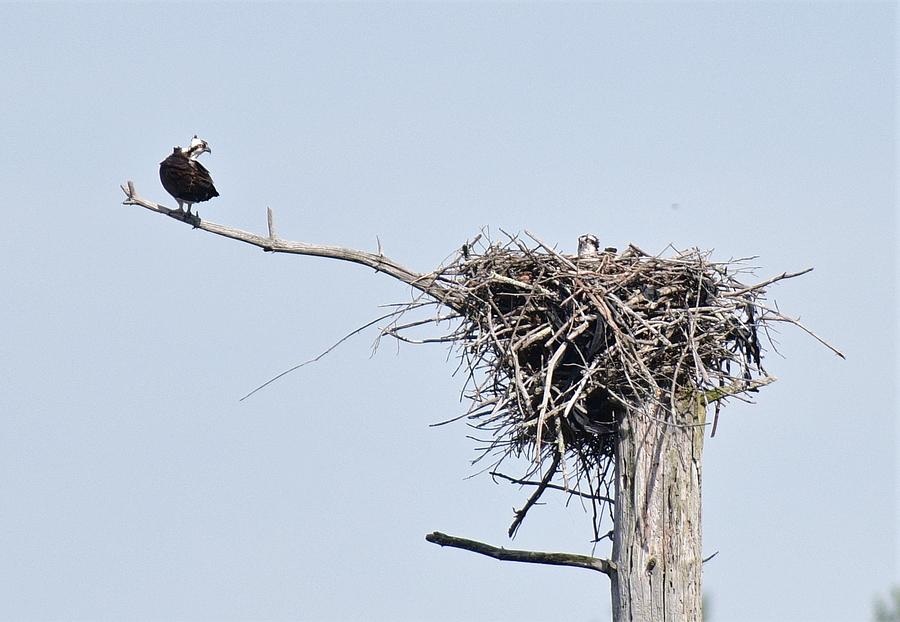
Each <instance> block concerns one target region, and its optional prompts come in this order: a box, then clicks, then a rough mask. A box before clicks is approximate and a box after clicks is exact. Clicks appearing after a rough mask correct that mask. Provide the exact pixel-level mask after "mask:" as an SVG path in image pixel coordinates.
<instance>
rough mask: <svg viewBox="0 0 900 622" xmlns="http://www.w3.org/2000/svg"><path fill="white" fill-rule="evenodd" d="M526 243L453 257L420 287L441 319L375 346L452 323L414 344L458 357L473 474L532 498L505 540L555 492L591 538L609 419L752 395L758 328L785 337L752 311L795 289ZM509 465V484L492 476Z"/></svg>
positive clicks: (739, 264)
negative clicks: (589, 512)
mask: <svg viewBox="0 0 900 622" xmlns="http://www.w3.org/2000/svg"><path fill="white" fill-rule="evenodd" d="M532 239H533V242H532V243H530V244H525V243H524V242H523V241H522V240H520V239H519V238H517V237H511V236H510V237H508V239H507V240H506V241H505V242H504V243H496V242H489V241H482V237H481V236H479V238H476V240H475V241H473V242H471V243H468V244H466V245H465V246H464V247H463V249H462V252H460V253H459V255H458V256H457V257H456V258H455V259H454V260H453V261H451V262H450V263H449V264H448V265H446V266H444V267H443V268H441V269H439V270H438V271H436V272H435V273H434V274H433V275H429V277H433V278H434V279H435V282H437V283H441V284H443V285H444V286H446V287H447V288H448V291H450V292H452V293H453V298H452V300H453V302H452V305H451V306H452V312H451V313H450V314H444V315H439V316H436V317H434V318H430V319H428V320H423V321H416V322H409V323H405V324H401V323H400V322H399V320H397V321H395V323H394V324H393V325H391V326H390V327H389V328H388V329H386V331H385V332H387V333H388V334H391V335H393V336H395V337H398V338H400V339H403V340H408V341H413V339H412V338H411V337H410V332H409V331H410V330H411V329H412V328H413V327H420V326H422V325H423V324H427V323H431V322H434V323H438V322H441V321H443V320H447V319H458V320H459V321H458V322H456V323H454V324H452V326H453V328H452V329H451V330H450V331H449V333H448V334H445V335H443V336H442V337H440V338H439V339H426V341H436V340H437V341H448V342H451V343H453V344H454V345H455V346H456V347H457V348H458V352H459V354H460V358H461V369H462V370H463V371H464V373H465V374H466V377H467V381H466V386H465V389H464V395H465V397H466V398H467V399H468V401H469V402H470V407H469V409H468V411H467V412H466V413H464V415H463V416H464V417H467V418H468V420H469V424H470V425H471V426H472V427H473V428H474V429H475V430H476V433H475V434H474V435H473V438H475V439H476V440H477V441H479V443H480V452H481V453H480V455H479V458H478V460H481V459H484V458H486V457H490V463H489V464H490V466H489V467H488V468H489V469H490V470H491V471H492V473H493V474H494V475H495V476H499V477H503V478H505V479H508V480H512V481H514V482H516V483H519V484H524V485H532V486H535V487H536V490H535V493H534V494H533V495H532V497H531V498H530V499H529V501H528V502H527V503H526V505H525V507H523V508H522V509H521V510H519V511H517V512H516V520H515V521H514V522H513V525H512V527H511V528H510V535H513V533H514V532H515V530H516V529H517V528H518V526H519V524H520V522H521V520H522V519H523V518H524V515H525V513H526V512H527V511H528V509H529V508H530V507H532V505H533V504H534V503H535V502H536V501H537V499H538V497H540V495H541V493H543V492H544V491H545V490H546V489H547V488H557V489H560V488H561V489H563V490H566V491H568V492H569V494H571V495H578V496H580V497H586V498H588V499H590V500H591V502H592V509H593V516H594V526H595V528H594V531H595V537H599V536H600V532H599V523H600V519H601V518H602V516H603V514H604V510H605V511H607V512H608V511H609V508H608V503H609V502H611V500H610V496H611V495H610V486H611V484H612V482H611V473H612V468H611V465H612V463H611V459H612V452H613V447H614V440H615V434H616V431H617V424H618V422H619V421H620V420H621V418H622V417H623V416H624V415H625V414H627V413H629V412H631V411H632V410H633V409H634V412H637V408H636V407H637V406H638V405H643V406H646V405H647V404H650V405H652V406H653V407H654V410H655V411H656V412H657V413H660V416H662V417H667V418H669V419H670V420H671V415H672V406H673V404H674V400H673V396H677V395H681V394H684V392H685V391H688V392H693V393H692V394H693V395H711V394H713V392H711V390H718V391H719V393H717V395H720V396H721V395H726V394H727V395H736V396H738V397H740V395H741V394H743V393H746V392H749V391H755V390H756V387H757V386H760V385H761V384H765V383H766V382H767V381H768V380H769V378H767V376H766V372H765V370H764V368H763V365H762V358H763V348H762V346H761V343H760V337H761V335H762V336H764V337H767V338H766V341H767V342H768V343H770V344H771V339H770V338H768V330H769V326H768V325H769V324H770V323H771V322H773V321H787V322H792V323H796V322H795V321H794V320H791V319H790V318H787V317H785V316H783V315H782V314H781V313H779V312H778V311H777V309H775V308H773V307H770V306H769V305H768V304H767V303H766V299H765V286H766V285H769V284H771V283H773V282H775V281H777V280H780V279H782V278H789V277H791V276H796V275H794V274H783V275H781V276H779V277H776V278H774V279H769V280H767V281H764V282H762V283H759V284H757V285H751V286H748V285H746V284H744V283H742V282H741V281H739V280H738V276H740V275H742V274H744V273H747V272H748V271H749V269H748V267H747V265H746V261H742V260H736V261H728V262H715V261H712V260H711V259H710V253H708V252H700V251H698V250H689V251H684V252H674V254H673V256H671V257H661V256H650V255H648V254H647V253H645V252H643V251H641V250H640V249H639V248H637V247H635V246H629V247H628V248H627V249H626V250H625V251H623V252H621V253H619V252H616V249H607V250H606V251H598V249H597V247H596V241H595V238H593V236H583V238H582V240H581V241H582V243H583V248H582V253H581V254H580V255H579V256H565V255H562V254H560V253H558V252H556V251H554V250H553V249H551V248H548V247H547V246H545V245H544V244H542V243H541V242H540V241H538V240H536V239H534V238H532ZM798 274H802V273H798ZM445 304H446V300H445ZM419 305H421V302H420V301H414V302H412V303H410V305H409V307H408V309H409V308H413V307H417V306H419ZM804 330H805V329H804ZM826 345H827V344H826ZM723 387H727V388H728V390H727V391H724V392H723V391H722V388H723ZM716 405H717V406H718V401H717V402H716ZM644 412H646V410H645V411H644ZM717 414H718V411H717ZM522 457H525V458H527V459H528V461H527V462H526V465H527V466H526V467H525V471H526V472H525V474H524V475H522V476H521V477H518V478H516V477H510V476H508V475H503V474H501V473H499V472H498V471H497V468H498V467H499V466H500V464H501V463H503V461H504V460H506V459H507V458H522ZM533 476H537V477H533ZM528 478H532V479H531V480H529V479H528ZM554 479H556V480H557V481H556V483H554ZM604 504H606V507H604Z"/></svg>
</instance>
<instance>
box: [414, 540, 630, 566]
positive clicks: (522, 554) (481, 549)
mask: <svg viewBox="0 0 900 622" xmlns="http://www.w3.org/2000/svg"><path fill="white" fill-rule="evenodd" d="M425 539H426V540H428V541H429V542H431V543H433V544H438V545H440V546H449V547H453V548H456V549H463V550H466V551H472V552H473V553H479V554H480V555H487V556H488V557H493V558H494V559H498V560H500V561H505V562H525V563H528V564H548V565H550V566H574V567H576V568H587V569H589V570H596V571H597V572H602V573H604V574H607V575H609V574H615V568H614V567H613V565H612V564H611V563H610V562H609V560H606V559H601V558H599V557H590V556H589V555H576V554H574V553H545V552H543V551H519V550H516V549H504V548H502V547H496V546H491V545H490V544H485V543H484V542H478V541H477V540H468V539H466V538H457V537H455V536H448V535H447V534H445V533H441V532H440V531H435V532H432V533H430V534H428V535H427V536H425Z"/></svg>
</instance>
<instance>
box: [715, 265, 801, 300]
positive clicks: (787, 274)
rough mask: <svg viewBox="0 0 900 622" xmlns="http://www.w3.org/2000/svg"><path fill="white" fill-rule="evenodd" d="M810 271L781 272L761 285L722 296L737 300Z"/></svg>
mask: <svg viewBox="0 0 900 622" xmlns="http://www.w3.org/2000/svg"><path fill="white" fill-rule="evenodd" d="M812 271H813V269H812V268H807V269H806V270H801V271H800V272H782V273H781V274H779V275H778V276H773V277H772V278H771V279H766V280H765V281H762V282H761V283H757V284H756V285H751V286H750V287H745V288H744V289H739V290H737V291H735V292H728V293H725V294H722V295H723V296H725V297H727V298H739V297H740V296H743V295H744V294H746V293H748V292H752V291H754V290H757V289H762V288H763V287H765V286H766V285H771V284H772V283H775V282H777V281H782V280H784V279H793V278H794V277H798V276H803V275H804V274H807V273H808V272H812Z"/></svg>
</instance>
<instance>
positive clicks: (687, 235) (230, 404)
mask: <svg viewBox="0 0 900 622" xmlns="http://www.w3.org/2000/svg"><path fill="white" fill-rule="evenodd" d="M895 30H896V10H895V8H894V5H893V4H889V3H883V4H837V3H797V4H774V3H764V4H763V3H759V4H755V3H754V4H749V3H748V4H741V3H729V4H683V3H665V4H628V3H615V4H572V5H567V4H552V5H551V4H547V5H542V4H529V5H517V4H489V5H488V4H474V3H472V4H297V5H288V4H254V5H246V4H190V5H179V4H170V3H165V4H131V5H112V4H69V5H58V4H40V5H10V4H5V5H2V6H0V47H2V54H0V76H2V81H3V95H2V97H0V119H2V122H0V157H2V161H3V162H4V163H5V166H4V167H3V169H2V172H0V176H2V183H0V203H2V205H3V206H4V214H5V222H4V226H3V228H2V231H0V259H2V264H3V266H5V269H4V270H2V271H0V288H2V291H3V292H4V295H3V296H2V297H0V326H2V327H3V335H4V336H3V340H2V345H0V404H2V405H0V619H3V620H10V621H19V620H60V619H81V620H498V621H499V620H516V621H523V620H546V619H567V620H580V621H584V622H587V621H591V620H603V619H608V611H609V584H608V580H607V579H606V578H605V577H603V576H601V575H595V574H593V573H588V572H586V571H579V570H575V569H559V568H546V567H531V566H520V565H513V564H500V563H498V562H495V561H492V560H489V559H486V558H482V557H478V556H475V555H472V554H469V553H464V552H460V551H452V550H441V549H438V548H437V547H435V546H433V545H430V544H427V543H426V542H425V541H424V539H423V537H424V535H425V534H426V533H427V532H430V531H433V530H441V531H445V532H448V533H452V534H456V535H460V536H465V537H470V538H475V539H479V540H484V541H488V542H493V543H496V544H506V545H507V546H510V544H509V543H508V541H507V540H506V539H505V532H506V528H507V527H508V525H509V521H510V519H511V508H512V507H513V506H514V505H515V506H520V505H521V502H522V500H523V498H524V495H525V493H523V492H521V491H517V490H516V489H514V488H511V487H505V486H497V485H494V484H493V483H492V482H491V481H490V479H488V478H485V477H479V478H474V479H470V480H464V479H463V478H464V477H465V476H466V475H469V474H470V473H472V469H471V468H470V467H469V466H468V462H467V461H468V460H469V459H470V458H472V457H473V447H472V444H471V443H470V442H469V441H467V440H466V439H465V438H464V436H465V433H466V429H465V428H464V427H463V426H455V427H454V426H448V427H444V428H439V429H431V428H428V427H427V424H429V423H431V422H435V421H439V420H442V419H446V418H448V417H450V416H453V415H454V414H456V413H458V412H459V411H460V409H461V408H463V406H462V405H461V404H459V403H458V402H457V395H458V391H459V388H460V383H461V380H459V379H454V378H451V376H450V374H451V372H452V370H453V368H454V364H453V362H452V361H450V362H447V361H446V352H445V351H444V350H443V349H442V348H440V347H437V346H431V347H418V348H416V347H409V346H404V347H401V348H399V354H398V353H397V348H395V346H394V345H393V344H385V346H384V347H383V348H382V349H381V350H380V351H379V352H378V354H377V355H376V356H375V357H374V358H370V357H369V354H370V346H371V342H372V339H374V337H375V335H376V333H375V332H371V331H370V332H369V333H367V334H365V335H363V336H361V337H357V338H355V339H354V340H352V341H350V342H348V343H347V344H345V345H344V346H342V347H341V348H340V349H339V350H338V351H336V352H334V353H333V354H332V355H331V356H329V357H328V358H326V359H324V360H322V361H321V362H320V363H318V364H317V365H315V366H310V367H306V368H304V369H303V370H301V371H299V372H297V373H295V374H293V375H292V376H290V377H288V378H286V379H284V380H283V381H281V382H280V383H278V384H276V385H274V386H272V387H270V388H269V389H268V390H266V391H265V392H262V393H260V394H258V395H257V396H255V397H254V398H253V399H252V400H250V401H248V402H244V403H238V401H237V400H238V398H239V397H240V396H241V395H243V394H244V393H245V392H247V391H248V390H250V389H252V388H253V387H255V386H256V385H257V384H258V383H260V382H261V381H264V380H266V379H267V378H268V377H270V376H272V375H273V374H275V373H277V372H279V371H281V370H283V369H285V368H286V367H289V366H291V365H292V364H294V363H296V362H299V361H302V360H304V359H306V358H309V357H310V356H312V355H315V354H318V353H319V352H320V351H321V350H323V349H324V348H326V347H327V346H329V345H330V344H331V343H332V342H333V341H334V340H336V339H337V338H339V337H340V336H342V335H343V334H344V333H345V332H347V331H348V330H350V329H353V328H355V327H357V326H359V325H361V324H363V323H365V322H367V321H369V320H370V319H372V318H374V317H376V316H377V315H379V314H380V313H381V312H382V311H381V310H380V309H379V308H378V305H380V304H385V303H392V302H398V301H403V300H405V299H406V298H407V297H408V295H409V292H408V291H407V288H405V287H403V286H401V285H399V284H398V283H395V282H393V281H391V280H390V279H388V278H386V277H384V276H382V275H376V274H373V273H372V272H371V271H369V270H365V269H363V268H360V267H357V266H353V265H349V264H340V263H336V262H329V261H325V260H316V259H312V258H298V257H283V256H270V255H266V254H264V253H261V252H259V251H256V250H254V249H251V248H249V247H245V246H242V245H239V244H237V243H233V242H229V241H227V240H223V239H217V238H214V237H213V236H210V235H207V234H204V233H201V232H196V231H192V230H190V229H189V228H187V227H185V226H183V225H179V224H178V223H176V222H174V221H171V220H169V219H164V218H161V217H159V216H156V215H154V214H152V213H150V212H147V211H146V210H141V209H138V208H126V207H123V206H121V205H120V202H121V199H122V196H121V193H120V191H119V190H118V184H120V183H122V182H123V181H125V180H126V179H134V181H135V182H136V184H137V188H138V190H139V191H140V192H141V193H142V194H144V195H145V196H147V197H149V198H151V199H154V200H159V201H163V202H167V203H168V204H172V202H171V201H170V200H169V197H168V196H167V195H166V194H165V192H164V191H163V189H162V188H161V186H160V185H159V181H158V177H157V164H158V162H159V161H160V160H161V159H162V158H163V157H164V156H165V155H166V154H167V153H168V152H170V151H171V148H172V146H173V145H176V144H184V143H185V142H186V141H187V140H188V139H189V137H190V136H191V135H192V134H194V133H199V134H200V135H201V136H203V137H204V138H206V139H207V140H208V141H209V142H210V144H211V146H212V149H213V153H212V155H211V157H207V158H205V161H206V164H207V166H208V167H209V169H210V170H211V172H212V173H213V176H214V178H215V181H216V185H217V187H218V189H219V191H220V193H221V197H219V198H217V199H215V200H214V201H212V202H210V203H208V204H204V205H201V206H200V213H201V215H203V216H204V217H205V218H209V219H210V220H214V221H216V222H220V223H223V224H229V225H233V226H237V227H242V228H246V229H251V230H255V231H263V230H264V226H265V208H266V206H270V207H272V208H273V209H274V210H275V214H276V218H277V221H278V226H279V232H280V234H281V235H282V236H283V237H286V238H292V239H299V240H306V241H312V242H320V243H332V244H343V245H347V246H354V247H360V248H366V249H374V248H375V245H376V241H375V238H376V236H378V237H379V238H380V239H381V242H382V244H383V246H384V250H385V252H386V253H388V254H390V255H392V256H393V257H394V258H396V259H397V260H399V261H401V262H403V263H406V264H407V265H409V266H411V267H413V268H415V269H419V270H428V269H430V268H431V267H433V266H435V265H436V264H437V263H439V262H440V261H441V260H442V259H443V258H444V257H445V256H446V255H448V254H449V253H451V252H453V251H454V250H455V249H456V248H458V247H459V245H460V244H461V243H462V242H463V241H464V240H465V239H466V238H468V237H470V236H472V235H474V234H475V233H476V232H477V231H478V230H479V229H480V228H481V227H482V226H491V227H502V228H504V229H506V230H512V231H518V230H520V229H523V228H528V229H529V230H531V231H533V232H535V233H536V234H538V235H540V236H541V237H542V238H543V239H544V240H546V241H549V242H553V243H558V244H559V246H560V248H562V249H563V250H569V251H571V250H573V249H574V246H575V240H576V238H577V237H578V235H580V234H582V233H586V232H592V233H595V234H597V235H598V236H599V237H600V239H601V241H602V243H603V244H609V245H615V246H622V245H624V244H626V243H627V242H628V241H631V242H634V243H636V244H638V245H640V246H641V247H643V248H645V249H647V250H652V251H658V250H661V249H662V248H664V247H665V246H666V245H667V244H668V243H670V242H671V243H673V244H675V245H676V246H679V247H687V246H692V245H697V246H700V247H702V248H711V247H712V248H715V249H716V250H715V257H717V258H720V259H726V258H728V257H731V256H746V255H758V256H759V258H758V259H757V260H756V264H757V265H759V266H760V278H764V277H766V276H770V275H772V274H775V273H778V272H781V271H783V270H797V269H802V268H805V267H808V266H815V271H814V272H813V273H812V274H810V275H807V276H805V277H803V278H802V279H798V280H795V281H790V282H787V283H784V284H783V285H779V286H777V287H775V288H773V290H772V293H773V294H774V297H775V298H776V299H777V301H778V303H779V305H780V306H781V308H782V309H783V310H785V311H786V312H789V313H793V314H800V315H801V316H802V318H803V320H804V321H805V322H806V323H807V324H808V325H810V326H811V327H814V328H815V329H816V330H817V331H819V332H820V333H821V334H822V335H824V336H826V337H827V338H828V339H829V340H831V341H832V342H834V343H835V344H837V345H838V346H839V347H840V348H841V349H843V351H844V352H845V353H846V354H847V360H846V361H840V360H839V359H837V358H836V357H834V356H833V355H831V354H830V353H829V352H828V351H826V350H825V349H823V348H822V347H820V346H819V345H818V344H817V343H815V342H814V341H812V340H811V339H809V338H808V337H807V336H805V335H804V334H802V333H800V332H799V331H797V330H787V329H786V330H784V331H783V333H782V334H781V335H780V336H779V339H780V348H781V351H782V352H783V353H784V354H785V355H786V358H784V359H782V358H779V357H778V356H777V355H774V354H773V355H770V359H769V365H768V367H769V370H770V371H771V372H772V373H774V374H775V375H777V376H778V377H779V378H780V380H779V382H777V383H775V384H774V385H772V386H771V387H769V388H767V389H764V390H763V391H762V392H761V393H760V394H759V398H758V400H757V401H758V403H757V404H756V405H754V406H747V405H743V404H734V405H732V406H731V407H729V408H727V409H726V410H725V411H724V412H723V414H722V418H721V421H720V424H719V431H718V433H717V435H716V438H714V439H711V440H710V441H709V442H708V444H707V451H706V459H705V463H704V468H705V473H704V490H703V492H704V516H703V520H704V550H705V552H706V553H707V554H711V553H713V552H715V551H718V552H719V554H718V555H717V556H716V557H715V559H713V560H712V561H711V562H709V563H708V564H707V566H706V567H705V572H704V581H705V589H706V591H707V592H708V593H709V594H710V595H711V599H712V607H713V611H712V614H713V618H712V619H713V620H714V622H725V621H735V622H740V621H747V622H750V621H761V620H779V621H780V620H787V621H794V620H840V621H853V620H860V621H862V620H868V619H869V617H870V612H871V601H872V598H873V596H874V595H875V594H878V593H882V592H884V591H885V590H886V589H887V587H888V586H889V585H890V584H891V583H892V582H895V581H897V580H898V574H897V569H896V560H897V544H898V542H897V538H896V520H897V518H896V508H897V482H898V478H897V474H896V466H897V460H896V428H895V421H896V416H897V414H898V413H897V402H896V379H897V369H896V330H895V322H894V321H893V318H895V317H896V314H897V304H896V302H897V298H896V289H895V287H896V283H897V280H896V278H895V277H896V265H897V264H896V254H895V248H896V239H897V230H896V217H895V212H894V210H895V204H896V196H895V189H894V178H895V174H896V157H895V151H894V148H895V138H896V127H895V116H894V115H895V99H894V97H895V91H894V88H895V83H896V61H895V47H894V45H895ZM673 204H678V205H679V208H678V209H673V208H672V207H671V206H672V205H673ZM588 537H589V532H588V522H587V519H586V518H585V517H584V516H583V515H582V514H581V513H580V510H578V509H577V508H570V509H569V510H568V511H566V510H565V509H562V508H560V507H559V503H555V504H553V505H550V506H545V507H541V508H537V509H536V510H535V511H533V512H532V513H531V514H530V515H529V517H528V519H527V521H526V523H525V525H524V526H523V528H522V529H521V531H520V535H519V537H518V538H517V539H516V540H515V542H514V543H512V545H511V546H516V547H522V548H534V549H542V550H567V551H573V552H581V553H587V552H589V551H590V544H589V542H588ZM598 553H600V554H605V553H607V551H603V550H600V551H598Z"/></svg>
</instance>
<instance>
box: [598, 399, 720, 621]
mask: <svg viewBox="0 0 900 622" xmlns="http://www.w3.org/2000/svg"><path fill="white" fill-rule="evenodd" d="M676 411H677V412H676V414H675V415H674V417H673V416H671V415H666V414H664V413H661V412H657V409H656V408H654V409H653V410H652V411H651V410H650V409H649V408H644V409H635V410H633V411H632V412H631V413H630V414H628V415H625V416H623V417H622V421H621V422H620V424H619V434H618V439H617V444H616V504H615V526H616V529H615V532H614V534H613V554H612V562H613V563H614V564H615V567H616V569H617V572H616V573H615V574H613V575H611V577H610V578H611V579H612V581H611V585H612V602H613V620H616V621H625V620H629V621H631V620H653V621H655V622H656V621H659V622H662V621H671V622H699V621H700V620H702V611H701V589H700V574H701V567H702V564H703V558H702V554H701V546H700V543H701V538H700V536H701V529H700V505H701V497H700V484H701V458H702V453H703V430H704V424H705V419H706V410H705V405H704V404H703V403H702V400H700V399H691V400H690V401H685V402H676Z"/></svg>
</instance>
